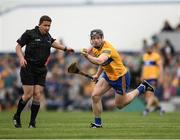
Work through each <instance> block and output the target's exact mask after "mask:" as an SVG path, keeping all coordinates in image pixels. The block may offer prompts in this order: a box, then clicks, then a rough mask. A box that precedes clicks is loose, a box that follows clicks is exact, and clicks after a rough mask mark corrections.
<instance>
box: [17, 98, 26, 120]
mask: <svg viewBox="0 0 180 140" xmlns="http://www.w3.org/2000/svg"><path fill="white" fill-rule="evenodd" d="M26 104H27V101H23V99H22V97H21V99H20V100H19V103H18V106H17V111H16V115H17V116H19V117H20V115H21V112H22V111H23V109H24V107H25V106H26Z"/></svg>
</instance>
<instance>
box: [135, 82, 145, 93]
mask: <svg viewBox="0 0 180 140" xmlns="http://www.w3.org/2000/svg"><path fill="white" fill-rule="evenodd" d="M137 90H138V91H139V94H142V93H144V92H145V86H144V85H142V84H140V85H139V86H138V87H137Z"/></svg>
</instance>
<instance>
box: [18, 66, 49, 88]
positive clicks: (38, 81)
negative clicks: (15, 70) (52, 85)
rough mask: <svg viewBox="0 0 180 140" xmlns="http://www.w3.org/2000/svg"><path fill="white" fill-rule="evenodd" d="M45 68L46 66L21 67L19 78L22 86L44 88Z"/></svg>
mask: <svg viewBox="0 0 180 140" xmlns="http://www.w3.org/2000/svg"><path fill="white" fill-rule="evenodd" d="M46 74H47V68H46V66H41V67H37V66H31V65H27V66H26V67H21V71H20V77H21V82H22V84H23V85H41V86H45V81H46Z"/></svg>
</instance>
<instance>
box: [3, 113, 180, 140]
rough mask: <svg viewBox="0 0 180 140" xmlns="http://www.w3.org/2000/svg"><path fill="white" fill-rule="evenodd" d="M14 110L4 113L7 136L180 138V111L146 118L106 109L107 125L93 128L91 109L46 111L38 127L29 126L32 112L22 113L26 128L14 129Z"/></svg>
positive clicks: (7, 137)
mask: <svg viewBox="0 0 180 140" xmlns="http://www.w3.org/2000/svg"><path fill="white" fill-rule="evenodd" d="M12 116H13V112H0V138H3V139H9V138H12V139H16V138H17V139H32V138H36V139H49V138H52V139H53V138H58V139H100V138H101V139H115V138H116V139H126V138H128V139H180V112H175V113H166V114H165V115H164V116H159V115H158V114H157V113H152V114H150V115H149V116H146V117H143V116H141V115H140V113H138V112H104V113H103V114H102V118H103V128H100V129H93V128H89V124H90V122H91V121H92V120H93V115H92V113H91V112H45V111H41V112H39V114H38V118H37V128H35V129H30V128H28V122H29V116H30V112H26V111H25V112H23V113H22V128H18V129H17V128H14V126H13V124H12Z"/></svg>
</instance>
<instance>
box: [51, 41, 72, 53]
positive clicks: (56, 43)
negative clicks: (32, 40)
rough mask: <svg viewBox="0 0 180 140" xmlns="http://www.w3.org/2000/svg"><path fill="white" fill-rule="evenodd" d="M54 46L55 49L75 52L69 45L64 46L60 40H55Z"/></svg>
mask: <svg viewBox="0 0 180 140" xmlns="http://www.w3.org/2000/svg"><path fill="white" fill-rule="evenodd" d="M52 47H53V48H55V49H58V50H63V51H66V52H68V53H71V52H74V50H73V49H72V48H69V47H67V46H64V45H62V44H60V43H59V42H57V41H54V42H53V43H52Z"/></svg>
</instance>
